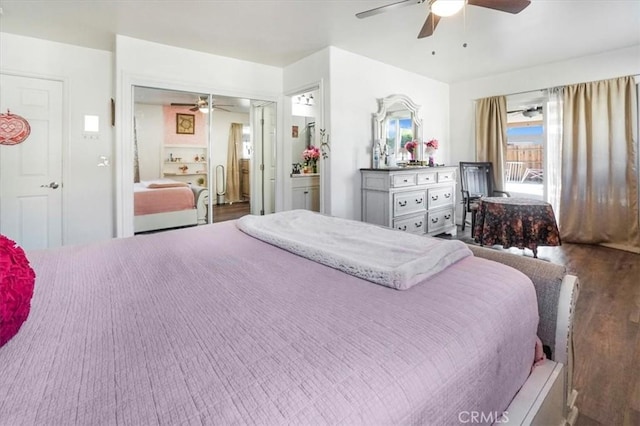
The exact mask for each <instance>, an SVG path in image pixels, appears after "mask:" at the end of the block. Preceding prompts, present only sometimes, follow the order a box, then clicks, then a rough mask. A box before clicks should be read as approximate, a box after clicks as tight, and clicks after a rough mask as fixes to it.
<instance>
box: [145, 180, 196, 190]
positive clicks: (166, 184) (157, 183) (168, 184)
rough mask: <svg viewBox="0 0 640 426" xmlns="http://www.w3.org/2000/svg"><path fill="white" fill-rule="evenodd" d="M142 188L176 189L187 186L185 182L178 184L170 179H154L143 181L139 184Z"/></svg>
mask: <svg viewBox="0 0 640 426" xmlns="http://www.w3.org/2000/svg"><path fill="white" fill-rule="evenodd" d="M141 183H142V184H143V185H144V186H146V187H147V188H151V189H158V188H178V187H182V186H189V184H188V183H186V182H179V181H177V180H172V179H155V180H143V181H142V182H141Z"/></svg>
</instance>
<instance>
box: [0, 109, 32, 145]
mask: <svg viewBox="0 0 640 426" xmlns="http://www.w3.org/2000/svg"><path fill="white" fill-rule="evenodd" d="M29 134H31V126H29V122H28V121H27V120H26V119H24V118H23V117H20V116H19V115H16V114H11V111H9V110H7V113H6V114H4V113H2V114H0V145H17V144H19V143H21V142H24V141H25V139H27V138H28V137H29Z"/></svg>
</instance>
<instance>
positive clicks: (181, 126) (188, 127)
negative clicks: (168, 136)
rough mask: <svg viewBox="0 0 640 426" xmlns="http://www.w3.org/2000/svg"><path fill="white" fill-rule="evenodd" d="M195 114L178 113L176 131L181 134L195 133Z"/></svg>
mask: <svg viewBox="0 0 640 426" xmlns="http://www.w3.org/2000/svg"><path fill="white" fill-rule="evenodd" d="M195 124H196V116H195V114H181V113H176V133H177V134H179V135H193V134H194V133H195V128H196V126H195Z"/></svg>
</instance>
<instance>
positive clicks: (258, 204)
mask: <svg viewBox="0 0 640 426" xmlns="http://www.w3.org/2000/svg"><path fill="white" fill-rule="evenodd" d="M251 113H252V116H253V118H252V120H251V122H252V123H253V125H252V126H251V131H252V134H253V146H254V153H253V158H254V161H253V164H255V166H254V169H253V172H252V173H253V175H254V176H256V178H255V179H254V180H253V184H254V186H253V187H252V188H251V209H252V213H253V214H271V213H274V212H275V205H276V204H275V194H276V189H275V186H276V104H275V102H271V103H267V104H265V103H263V102H261V105H260V106H256V105H254V106H253V108H252V109H251Z"/></svg>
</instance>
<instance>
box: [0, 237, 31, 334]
mask: <svg viewBox="0 0 640 426" xmlns="http://www.w3.org/2000/svg"><path fill="white" fill-rule="evenodd" d="M35 279H36V274H35V273H34V272H33V269H31V266H29V261H28V260H27V257H26V256H25V254H24V251H23V250H22V249H21V248H20V247H18V246H17V245H16V243H15V241H12V240H10V239H9V238H7V237H5V236H4V235H0V347H1V346H2V345H4V344H5V343H7V342H8V341H9V339H11V338H12V337H13V336H15V335H16V333H18V330H20V327H21V326H22V323H23V322H25V320H26V319H27V317H28V316H29V309H30V308H31V296H33V284H34V282H35Z"/></svg>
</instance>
